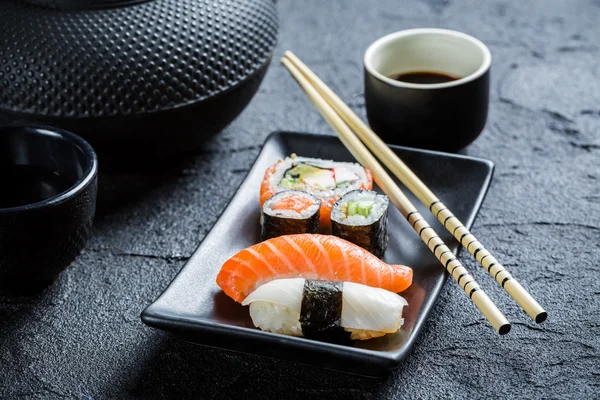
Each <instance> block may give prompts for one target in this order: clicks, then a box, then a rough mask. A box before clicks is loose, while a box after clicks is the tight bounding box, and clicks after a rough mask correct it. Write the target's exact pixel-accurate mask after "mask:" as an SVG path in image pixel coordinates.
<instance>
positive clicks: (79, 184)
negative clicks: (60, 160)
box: [0, 124, 98, 214]
mask: <svg viewBox="0 0 600 400" xmlns="http://www.w3.org/2000/svg"><path fill="white" fill-rule="evenodd" d="M6 129H14V130H21V131H23V132H29V133H34V134H36V135H40V134H41V135H49V136H57V137H61V138H63V139H66V140H67V141H68V142H69V143H70V144H71V145H73V146H77V147H79V148H80V149H81V150H82V151H83V153H84V154H85V157H86V161H87V165H86V167H85V169H84V171H83V175H82V177H81V178H79V179H78V180H77V181H76V182H75V183H73V185H71V186H70V187H69V188H68V189H67V190H65V191H64V192H62V193H59V194H58V195H56V196H53V197H50V198H48V199H45V200H42V201H38V202H35V203H31V204H25V205H23V206H17V207H6V208H0V214H8V213H14V212H20V211H28V210H37V209H41V208H45V207H51V206H54V205H56V204H60V203H62V202H64V201H66V200H68V199H70V198H71V197H73V196H74V195H76V194H77V193H79V192H81V191H82V190H83V189H85V188H86V187H87V186H88V185H89V184H90V182H91V181H92V180H93V179H94V177H95V176H96V175H97V173H98V157H97V156H96V152H95V151H94V149H93V148H92V146H91V145H90V144H89V143H88V142H87V141H86V140H85V139H83V138H82V137H81V136H77V135H75V134H74V133H71V132H68V131H65V130H62V129H56V128H52V127H46V126H38V125H17V124H15V125H4V126H0V132H1V131H3V130H6Z"/></svg>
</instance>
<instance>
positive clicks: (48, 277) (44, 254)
mask: <svg viewBox="0 0 600 400" xmlns="http://www.w3.org/2000/svg"><path fill="white" fill-rule="evenodd" d="M97 175H98V160H97V158H96V154H95V153H94V150H93V149H92V147H91V146H90V145H89V144H88V143H87V142H86V141H85V140H83V139H82V138H80V137H79V136H76V135H74V134H72V133H69V132H66V131H62V130H57V129H54V128H44V127H34V126H16V125H11V126H4V127H0V290H2V291H3V292H13V291H15V292H24V291H37V290H39V289H42V288H44V287H46V286H47V285H49V284H50V283H52V281H53V280H54V279H55V278H56V276H57V275H58V274H59V273H60V272H61V271H62V270H64V269H65V268H66V267H67V266H68V265H69V264H70V263H71V262H72V261H73V260H74V259H75V257H77V255H78V254H79V252H80V251H81V249H82V248H83V246H84V245H85V243H86V241H87V239H88V237H89V234H90V231H91V227H92V222H93V219H94V213H95V209H96V192H97V184H98V177H97Z"/></svg>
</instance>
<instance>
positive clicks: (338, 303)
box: [242, 278, 408, 342]
mask: <svg viewBox="0 0 600 400" xmlns="http://www.w3.org/2000/svg"><path fill="white" fill-rule="evenodd" d="M242 305H245V306H247V305H249V306H250V317H251V318H252V323H253V324H254V326H256V327H258V328H260V329H262V330H264V331H269V332H274V333H280V334H284V335H292V336H303V337H305V338H308V339H316V340H323V341H329V342H345V341H348V340H366V339H371V338H376V337H380V336H383V335H385V334H387V333H394V332H396V331H397V330H398V329H400V327H401V326H402V324H403V323H404V319H403V318H402V310H403V308H404V307H405V306H407V305H408V303H407V302H406V300H405V299H404V298H403V297H401V296H399V295H397V294H396V293H393V292H389V291H387V290H384V289H380V288H374V287H370V286H365V285H361V284H359V283H353V282H334V281H315V280H310V279H304V278H289V279H277V280H274V281H271V282H268V283H266V284H264V285H262V286H259V287H258V288H257V289H256V290H255V291H254V292H252V293H250V295H248V297H246V299H245V300H244V301H243V302H242Z"/></svg>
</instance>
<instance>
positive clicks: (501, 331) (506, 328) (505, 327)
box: [498, 324, 511, 335]
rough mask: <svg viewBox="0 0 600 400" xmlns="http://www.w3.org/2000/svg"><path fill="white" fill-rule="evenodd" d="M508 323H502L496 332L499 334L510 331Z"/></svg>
mask: <svg viewBox="0 0 600 400" xmlns="http://www.w3.org/2000/svg"><path fill="white" fill-rule="evenodd" d="M510 327H511V326H510V324H504V325H501V326H500V328H499V329H498V333H499V334H500V335H506V334H507V333H508V332H510Z"/></svg>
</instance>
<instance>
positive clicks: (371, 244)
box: [331, 190, 390, 258]
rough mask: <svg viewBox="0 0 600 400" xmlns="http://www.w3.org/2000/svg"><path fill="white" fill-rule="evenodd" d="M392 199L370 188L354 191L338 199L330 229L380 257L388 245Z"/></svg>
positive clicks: (336, 234)
mask: <svg viewBox="0 0 600 400" xmlns="http://www.w3.org/2000/svg"><path fill="white" fill-rule="evenodd" d="M389 202H390V200H389V199H388V197H387V196H386V195H383V194H378V193H376V192H373V191H370V190H353V191H351V192H348V193H346V194H345V195H344V196H342V198H340V199H339V200H338V201H336V202H335V204H334V205H333V209H332V210H331V230H332V233H333V234H334V235H335V236H338V237H341V238H342V239H346V240H348V241H350V242H352V243H354V244H356V245H358V246H360V247H362V248H364V249H366V250H368V251H370V252H371V253H373V254H374V255H375V256H377V257H379V258H383V255H384V254H385V250H386V249H387V244H388V233H387V213H388V205H389Z"/></svg>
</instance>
